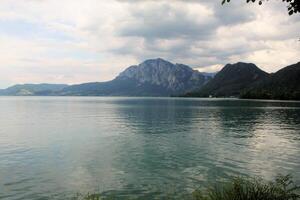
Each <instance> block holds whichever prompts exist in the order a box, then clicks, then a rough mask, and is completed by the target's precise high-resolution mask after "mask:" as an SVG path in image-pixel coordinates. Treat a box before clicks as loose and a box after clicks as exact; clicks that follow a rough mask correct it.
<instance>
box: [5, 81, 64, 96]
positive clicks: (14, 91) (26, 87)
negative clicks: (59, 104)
mask: <svg viewBox="0 0 300 200" xmlns="http://www.w3.org/2000/svg"><path fill="white" fill-rule="evenodd" d="M67 86H68V85H65V84H47V83H42V84H18V85H14V86H12V87H9V88H7V89H3V90H0V95H15V96H31V95H51V94H52V93H54V92H58V91H60V90H62V89H63V88H65V87H67Z"/></svg>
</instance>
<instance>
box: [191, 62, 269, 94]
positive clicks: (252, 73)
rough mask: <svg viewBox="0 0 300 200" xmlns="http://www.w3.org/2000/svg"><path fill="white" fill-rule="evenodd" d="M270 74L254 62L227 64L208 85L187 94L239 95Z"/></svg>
mask: <svg viewBox="0 0 300 200" xmlns="http://www.w3.org/2000/svg"><path fill="white" fill-rule="evenodd" d="M268 76H269V74H268V73H266V72H264V71H262V70H260V69H259V68H258V67H257V66H256V65H254V64H252V63H242V62H239V63H236V64H227V65H226V66H225V67H224V68H223V69H222V70H221V71H220V72H218V73H217V74H216V75H215V77H214V78H213V79H212V80H210V81H209V82H208V83H207V84H206V85H204V86H203V87H201V88H200V89H199V90H198V91H194V92H191V93H187V94H186V96H198V97H208V96H210V95H211V96H215V97H230V96H239V94H240V92H241V91H242V90H244V89H245V88H248V87H250V86H251V85H252V84H254V83H255V82H257V81H260V80H262V79H264V78H266V77H268Z"/></svg>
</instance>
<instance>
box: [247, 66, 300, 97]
mask: <svg viewBox="0 0 300 200" xmlns="http://www.w3.org/2000/svg"><path fill="white" fill-rule="evenodd" d="M241 98H250V99H286V100H289V99H293V100H300V62H298V63H296V64H293V65H290V66H287V67H285V68H283V69H281V70H279V71H278V72H276V73H274V74H271V76H270V77H268V78H266V79H264V80H262V81H260V82H258V83H257V84H255V85H253V87H251V88H249V89H248V90H246V91H244V92H242V93H241Z"/></svg>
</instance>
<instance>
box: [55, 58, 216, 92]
mask: <svg viewBox="0 0 300 200" xmlns="http://www.w3.org/2000/svg"><path fill="white" fill-rule="evenodd" d="M210 79H211V78H210V77H207V76H204V75H202V74H201V73H200V72H198V71H196V70H193V69H192V68H190V67H189V66H187V65H183V64H172V63H170V62H168V61H166V60H163V59H161V58H158V59H151V60H146V61H144V62H143V63H141V64H139V65H133V66H130V67H129V68H127V69H126V70H125V71H123V72H122V73H120V74H119V75H118V76H117V77H116V78H115V79H114V80H112V81H108V82H102V83H99V82H95V83H85V84H79V85H73V86H69V87H66V88H64V89H63V90H62V91H60V92H58V95H80V96H81V95H86V96H170V95H178V94H182V93H186V92H189V91H192V90H194V89H196V88H198V87H199V86H201V85H204V84H205V83H206V82H207V81H208V80H210Z"/></svg>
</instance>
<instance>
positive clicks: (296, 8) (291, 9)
mask: <svg viewBox="0 0 300 200" xmlns="http://www.w3.org/2000/svg"><path fill="white" fill-rule="evenodd" d="M264 1H268V0H246V2H247V3H249V2H252V3H255V2H258V4H259V5H262V3H263V2H264ZM226 2H230V0H222V4H224V3H226ZM282 2H286V3H288V6H287V8H288V13H289V15H292V14H294V13H299V12H300V1H299V0H282Z"/></svg>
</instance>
